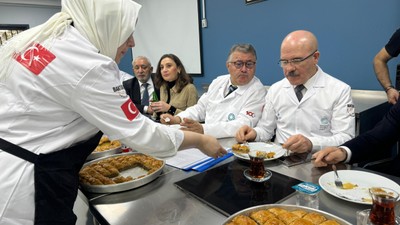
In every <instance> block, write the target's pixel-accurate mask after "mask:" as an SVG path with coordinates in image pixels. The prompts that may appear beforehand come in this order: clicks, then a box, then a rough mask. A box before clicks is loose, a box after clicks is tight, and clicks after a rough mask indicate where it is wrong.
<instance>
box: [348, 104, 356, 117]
mask: <svg viewBox="0 0 400 225" xmlns="http://www.w3.org/2000/svg"><path fill="white" fill-rule="evenodd" d="M354 111H355V109H354V105H353V104H347V112H348V113H349V115H350V116H354V114H355V113H354Z"/></svg>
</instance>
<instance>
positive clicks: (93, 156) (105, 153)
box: [86, 146, 122, 161]
mask: <svg viewBox="0 0 400 225" xmlns="http://www.w3.org/2000/svg"><path fill="white" fill-rule="evenodd" d="M121 152H122V148H121V146H119V147H117V148H112V149H109V150H104V151H101V152H92V153H90V155H89V156H88V157H87V158H86V161H89V160H93V159H98V158H101V157H105V156H109V155H114V154H117V153H121Z"/></svg>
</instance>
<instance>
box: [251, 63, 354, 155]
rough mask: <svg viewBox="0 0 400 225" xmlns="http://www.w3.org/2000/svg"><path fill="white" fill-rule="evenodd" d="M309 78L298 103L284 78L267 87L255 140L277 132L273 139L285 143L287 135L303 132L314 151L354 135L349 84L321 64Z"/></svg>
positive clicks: (268, 138)
mask: <svg viewBox="0 0 400 225" xmlns="http://www.w3.org/2000/svg"><path fill="white" fill-rule="evenodd" d="M309 81H310V82H307V83H306V84H305V86H306V88H307V91H306V93H305V95H304V96H303V98H302V99H301V101H300V102H299V101H298V100H297V97H296V94H295V92H294V88H293V85H291V84H290V83H289V81H288V80H287V79H286V78H284V79H283V80H281V81H278V82H276V83H275V84H273V85H272V86H271V87H270V88H269V89H268V93H267V95H266V97H265V106H264V110H263V113H262V117H261V119H260V121H259V122H258V124H257V127H255V130H256V132H257V137H256V141H267V140H270V139H271V138H272V137H273V135H274V134H276V138H275V142H276V143H284V142H285V141H286V140H287V139H288V138H289V137H290V136H292V135H295V134H302V135H304V136H305V137H307V138H308V139H310V141H311V142H312V144H313V150H320V149H322V148H324V147H326V146H338V145H340V144H343V143H344V142H346V141H348V140H350V139H352V138H353V137H354V135H355V118H354V105H353V100H352V98H351V89H350V86H349V85H347V84H345V83H344V82H342V81H340V80H338V79H336V78H334V77H332V76H330V75H328V74H326V73H325V72H324V71H322V69H321V68H320V67H318V71H317V73H316V74H315V75H314V76H313V77H312V78H311V79H310V80H309ZM275 129H276V132H275Z"/></svg>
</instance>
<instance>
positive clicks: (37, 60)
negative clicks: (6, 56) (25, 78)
mask: <svg viewBox="0 0 400 225" xmlns="http://www.w3.org/2000/svg"><path fill="white" fill-rule="evenodd" d="M55 58H56V56H55V55H54V54H53V53H51V52H50V51H49V50H47V49H46V48H45V47H43V46H41V45H40V44H35V46H32V47H29V48H28V49H27V50H26V51H25V52H24V54H22V55H21V54H19V55H17V56H16V57H15V59H16V60H17V62H19V63H21V65H23V66H25V67H26V68H27V69H28V70H30V71H31V72H32V73H34V74H36V75H39V74H40V73H41V72H42V71H43V70H44V68H46V66H47V65H49V64H50V63H51V61H53V60H54V59H55Z"/></svg>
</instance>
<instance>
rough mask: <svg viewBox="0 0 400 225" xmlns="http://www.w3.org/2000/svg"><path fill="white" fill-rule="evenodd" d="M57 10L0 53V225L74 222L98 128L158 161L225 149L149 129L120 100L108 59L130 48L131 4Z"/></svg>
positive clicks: (89, 2) (96, 3) (192, 136)
mask: <svg viewBox="0 0 400 225" xmlns="http://www.w3.org/2000/svg"><path fill="white" fill-rule="evenodd" d="M61 5H62V8H61V12H60V13H57V14H55V15H54V16H53V17H51V18H50V19H49V20H48V21H47V22H45V23H44V24H42V25H39V26H37V27H34V28H32V29H29V30H27V31H25V32H23V33H21V34H19V35H17V36H16V37H15V38H13V39H11V40H10V41H9V42H8V43H6V44H5V45H4V46H3V47H1V48H0V92H1V93H2V94H1V95H0V102H1V105H0V137H1V141H0V149H1V150H0V166H1V171H2V172H1V173H0V180H1V183H0V191H1V198H0V224H1V225H3V224H4V225H5V224H7V225H13V224H18V225H21V224H22V225H25V224H52V225H54V224H57V225H60V224H75V221H76V216H75V215H74V214H73V212H72V208H73V204H74V201H75V198H76V194H77V188H78V172H79V170H80V168H81V167H82V165H83V163H84V161H85V159H86V157H87V156H88V155H89V154H90V153H91V151H92V150H93V149H94V147H95V146H96V145H97V143H98V140H99V138H100V137H101V135H102V133H101V132H103V133H105V134H107V135H108V136H109V138H110V139H118V140H120V141H121V142H122V143H123V144H125V145H127V146H129V147H131V148H133V149H138V150H140V151H142V152H145V153H148V154H151V155H154V156H158V157H165V156H171V155H173V154H175V153H176V151H177V150H179V149H184V148H188V147H197V148H199V149H200V150H201V151H203V152H204V153H205V154H207V155H210V156H213V157H218V156H222V155H223V154H225V153H226V151H225V150H224V149H223V148H222V147H221V146H220V145H219V144H218V142H217V140H216V139H214V138H212V137H210V136H205V135H199V134H196V133H190V132H182V131H179V130H176V129H169V128H168V127H167V126H163V125H159V124H156V123H153V122H152V121H150V120H149V119H148V118H147V117H145V116H142V115H141V114H140V113H139V112H138V110H137V109H136V107H135V105H134V104H133V103H132V101H131V100H130V98H129V97H128V96H127V95H126V93H125V90H124V88H123V86H122V84H121V82H120V80H121V78H120V73H119V69H118V66H117V63H118V62H119V61H120V59H121V58H122V56H123V55H124V54H125V52H126V51H127V50H128V48H130V47H133V46H134V45H135V43H134V39H133V36H132V35H133V31H134V30H135V25H136V21H137V17H138V13H139V9H140V5H138V4H137V3H135V2H133V1H131V0H107V1H104V0H62V2H61ZM99 131H101V132H99ZM154 140H157V141H154Z"/></svg>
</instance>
